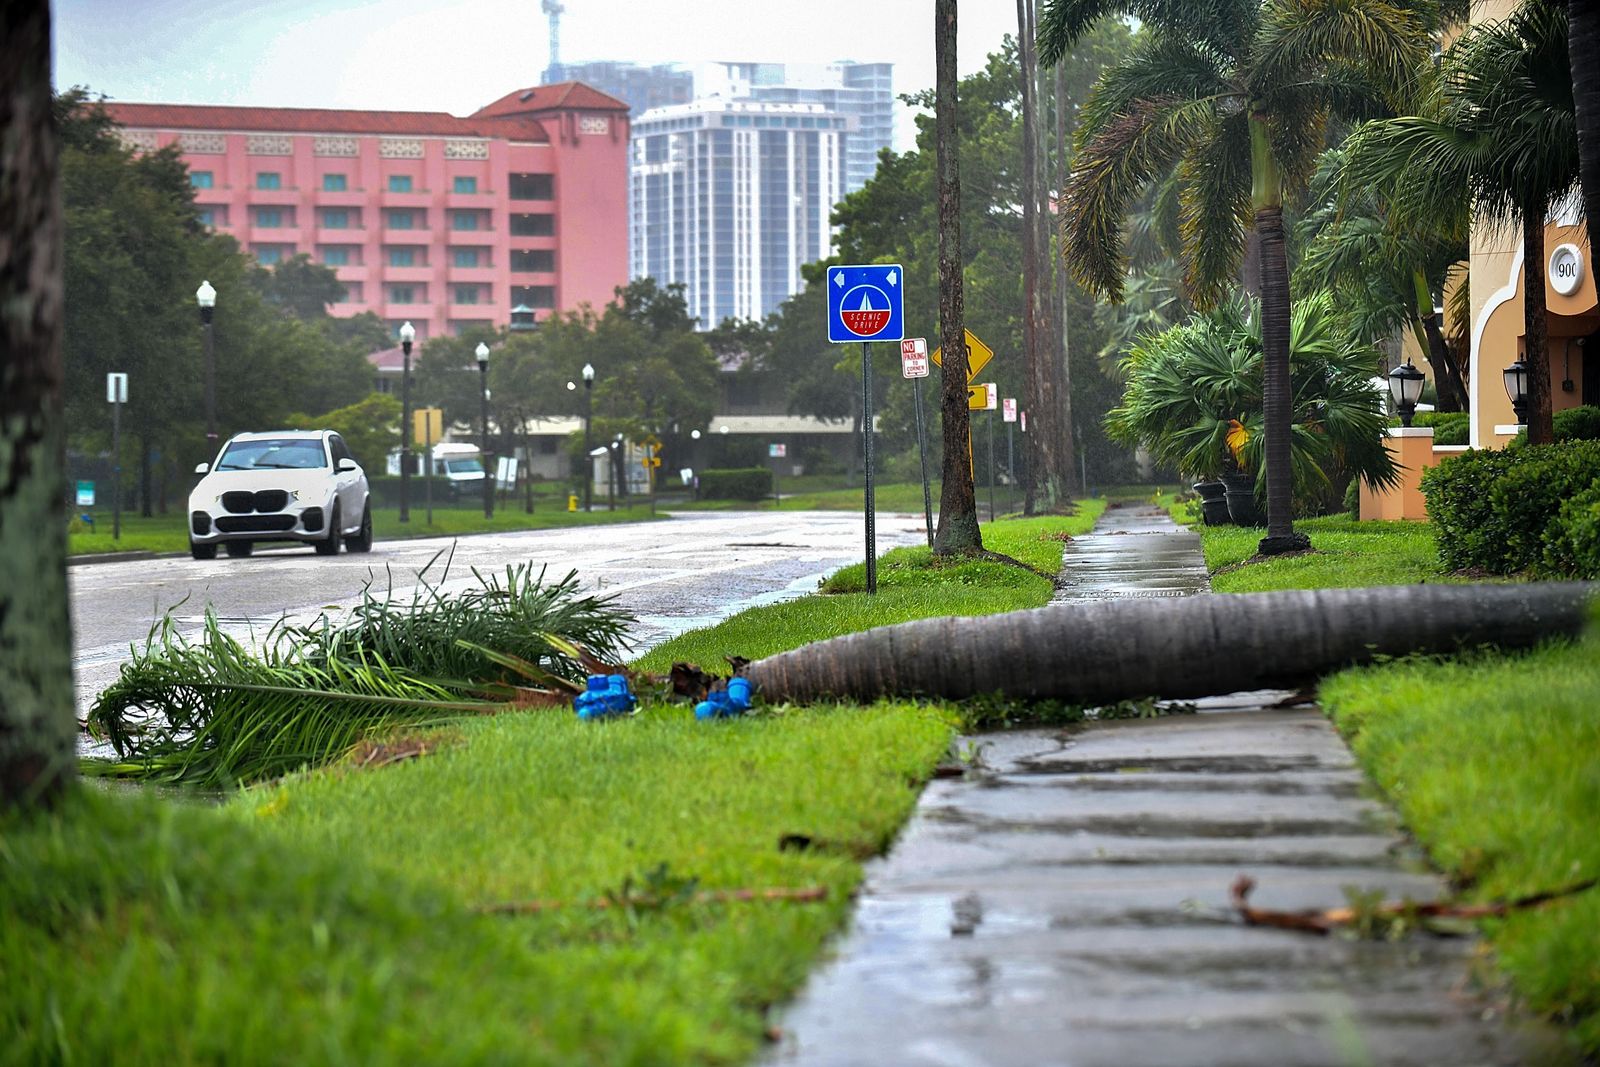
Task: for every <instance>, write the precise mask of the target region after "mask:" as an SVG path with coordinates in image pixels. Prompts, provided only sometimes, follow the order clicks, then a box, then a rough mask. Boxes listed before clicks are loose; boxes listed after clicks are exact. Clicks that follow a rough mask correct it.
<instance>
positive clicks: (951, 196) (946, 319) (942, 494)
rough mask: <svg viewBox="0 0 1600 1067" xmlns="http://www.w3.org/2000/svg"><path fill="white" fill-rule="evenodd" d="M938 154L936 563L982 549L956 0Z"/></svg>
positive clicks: (937, 123)
mask: <svg viewBox="0 0 1600 1067" xmlns="http://www.w3.org/2000/svg"><path fill="white" fill-rule="evenodd" d="M933 54H934V72H935V73H934V125H933V129H934V133H933V138H934V154H935V159H936V166H937V169H938V175H939V345H940V347H941V348H942V349H943V350H944V356H943V367H942V370H941V375H940V387H939V405H940V411H941V413H942V414H943V416H944V462H943V464H942V467H941V469H942V472H943V478H944V485H943V487H942V488H941V489H940V491H939V528H938V531H937V532H936V533H935V534H934V536H933V551H934V554H935V555H941V556H948V555H953V554H955V553H959V552H971V551H974V550H977V549H981V548H983V535H982V533H981V532H980V531H979V530H978V502H977V496H976V494H975V493H974V492H973V488H972V467H971V465H970V464H969V462H968V459H967V457H968V455H969V453H968V451H967V449H968V442H969V441H970V440H971V436H972V419H971V417H970V415H969V414H968V412H967V339H966V309H965V306H964V294H963V290H962V278H961V168H960V160H959V155H958V153H959V145H958V142H957V137H956V0H935V3H934V5H933Z"/></svg>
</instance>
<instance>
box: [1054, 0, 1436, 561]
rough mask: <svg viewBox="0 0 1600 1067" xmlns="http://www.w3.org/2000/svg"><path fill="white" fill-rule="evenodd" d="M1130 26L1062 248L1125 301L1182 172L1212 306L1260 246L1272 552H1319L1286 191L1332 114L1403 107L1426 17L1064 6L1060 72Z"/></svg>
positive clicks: (1102, 289)
mask: <svg viewBox="0 0 1600 1067" xmlns="http://www.w3.org/2000/svg"><path fill="white" fill-rule="evenodd" d="M1105 15H1132V16H1136V17H1137V18H1139V20H1140V21H1141V22H1142V23H1143V24H1144V26H1145V29H1146V33H1145V34H1144V35H1143V36H1142V38H1141V40H1140V41H1139V43H1138V44H1137V45H1135V47H1134V48H1133V49H1132V50H1131V51H1130V53H1129V54H1128V55H1127V56H1126V57H1125V58H1124V59H1123V60H1122V62H1120V63H1118V64H1117V65H1116V66H1114V67H1111V68H1109V69H1107V70H1106V72H1105V73H1104V74H1103V75H1102V76H1101V79H1100V82H1099V84H1098V85H1097V86H1096V88H1095V92H1094V94H1093V95H1092V97H1091V98H1090V100H1089V101H1088V103H1087V105H1086V106H1085V108H1084V114H1083V116H1082V120H1081V123H1080V126H1079V129H1078V155H1077V158H1076V165H1075V167H1074V170H1073V172H1072V174H1071V176H1070V177H1069V178H1068V180H1067V183H1066V186H1065V188H1064V189H1063V201H1064V204H1063V206H1064V212H1063V217H1062V229H1063V235H1064V239H1063V244H1064V246H1065V254H1066V256H1067V261H1068V263H1069V264H1070V265H1071V267H1072V269H1073V271H1074V273H1075V274H1076V275H1077V276H1078V278H1079V280H1080V281H1081V282H1082V283H1083V284H1084V285H1085V286H1086V287H1087V288H1088V289H1090V290H1091V291H1092V292H1094V293H1095V294H1096V295H1101V296H1105V297H1107V298H1109V299H1111V300H1113V301H1115V300H1117V299H1119V298H1120V296H1121V292H1122V281H1123V270H1122V238H1121V225H1122V219H1123V216H1124V215H1125V214H1126V213H1127V211H1128V209H1129V208H1130V207H1131V206H1132V205H1133V203H1134V202H1135V201H1136V199H1137V198H1138V196H1139V195H1140V193H1141V192H1142V191H1143V190H1144V189H1145V188H1146V187H1147V186H1149V185H1150V184H1151V182H1153V181H1155V180H1157V179H1160V178H1162V177H1164V176H1166V175H1168V174H1170V173H1173V172H1174V171H1176V173H1177V176H1178V179H1179V182H1180V193H1179V196H1180V203H1181V225H1182V236H1183V245H1184V254H1185V260H1186V263H1185V268H1186V269H1185V283H1186V285H1187V287H1188V289H1189V290H1190V292H1191V294H1192V295H1193V296H1194V297H1195V299H1196V301H1197V302H1199V303H1201V304H1214V303H1216V302H1217V300H1218V299H1219V298H1220V297H1221V295H1222V293H1223V292H1224V290H1225V289H1226V288H1227V287H1228V285H1229V284H1230V282H1231V280H1232V279H1233V278H1234V277H1235V276H1236V274H1237V271H1238V266H1239V263H1240V261H1241V259H1242V258H1243V255H1244V251H1245V245H1246V241H1247V239H1248V238H1250V237H1252V236H1253V238H1254V240H1255V242H1256V246H1257V250H1258V253H1259V266H1260V292H1261V318H1262V323H1261V330H1262V338H1263V342H1264V345H1265V367H1264V377H1265V383H1264V390H1263V392H1264V394H1265V409H1266V412H1265V415H1266V420H1265V421H1266V457H1267V462H1266V470H1267V536H1266V537H1265V538H1263V539H1262V541H1261V546H1260V550H1261V552H1262V553H1263V554H1272V553H1278V552H1286V551H1293V550H1295V549H1300V548H1304V547H1306V546H1307V545H1308V543H1309V542H1308V541H1307V539H1306V538H1305V537H1304V536H1303V535H1301V534H1297V533H1296V532H1295V530H1294V526H1293V522H1292V520H1291V517H1290V508H1291V491H1290V432H1291V431H1290V407H1291V396H1290V383H1289V307H1290V295H1289V270H1288V262H1287V256H1286V252H1285V247H1284V229H1283V200H1284V193H1285V191H1286V189H1291V188H1294V187H1297V186H1299V185H1301V184H1303V183H1304V182H1305V180H1306V179H1307V177H1308V176H1309V175H1310V173H1311V169H1312V167H1313V165H1314V163H1315V160H1316V156H1317V153H1318V152H1319V151H1320V150H1321V149H1322V147H1323V142H1324V140H1325V130H1326V127H1327V124H1328V121H1329V119H1330V118H1333V117H1342V118H1359V117H1368V116H1371V115H1374V114H1378V113H1382V112H1383V110H1384V109H1385V108H1390V107H1397V106H1398V105H1399V104H1400V103H1401V102H1402V101H1403V100H1404V99H1405V98H1406V97H1407V95H1408V93H1409V91H1410V89H1411V86H1412V82H1413V72H1415V71H1417V70H1419V69H1422V67H1423V64H1424V62H1425V60H1426V58H1427V55H1428V51H1429V37H1428V34H1427V32H1426V25H1425V23H1424V21H1423V19H1422V17H1421V16H1420V15H1419V14H1417V13H1415V12H1412V11H1409V10H1407V9H1406V8H1404V7H1402V6H1398V5H1393V4H1386V3H1377V2H1373V3H1360V2H1345V3H1335V2H1331V0H1118V2H1114V0H1053V2H1051V3H1050V4H1049V6H1048V7H1047V8H1046V9H1045V13H1044V16H1043V18H1042V19H1041V20H1040V26H1039V48H1040V60H1041V62H1044V63H1053V62H1055V61H1056V60H1057V59H1059V58H1060V56H1061V55H1062V54H1063V53H1064V52H1065V51H1066V49H1067V48H1069V47H1070V46H1071V45H1072V43H1073V42H1074V41H1075V40H1077V39H1078V38H1079V37H1080V36H1081V35H1082V34H1083V33H1084V31H1085V30H1086V29H1087V28H1088V27H1089V26H1090V24H1091V23H1092V22H1093V21H1094V20H1095V19H1097V18H1099V17H1101V16H1105Z"/></svg>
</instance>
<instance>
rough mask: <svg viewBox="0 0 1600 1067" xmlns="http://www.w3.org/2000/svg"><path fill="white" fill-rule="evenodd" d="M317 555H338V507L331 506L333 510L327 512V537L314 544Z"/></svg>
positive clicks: (336, 505)
mask: <svg viewBox="0 0 1600 1067" xmlns="http://www.w3.org/2000/svg"><path fill="white" fill-rule="evenodd" d="M315 544H316V548H317V555H319V556H337V555H338V554H339V505H338V504H335V505H333V510H332V511H330V512H328V536H327V537H324V538H323V539H322V540H320V541H317V542H315Z"/></svg>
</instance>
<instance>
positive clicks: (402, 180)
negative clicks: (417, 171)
mask: <svg viewBox="0 0 1600 1067" xmlns="http://www.w3.org/2000/svg"><path fill="white" fill-rule="evenodd" d="M389 191H390V192H391V193H409V192H410V191H411V175H409V174H391V175H389Z"/></svg>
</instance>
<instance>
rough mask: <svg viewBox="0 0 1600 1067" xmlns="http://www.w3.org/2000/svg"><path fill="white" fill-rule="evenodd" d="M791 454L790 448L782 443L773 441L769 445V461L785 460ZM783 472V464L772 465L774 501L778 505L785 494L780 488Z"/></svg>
mask: <svg viewBox="0 0 1600 1067" xmlns="http://www.w3.org/2000/svg"><path fill="white" fill-rule="evenodd" d="M788 454H789V446H788V445H786V444H784V443H783V442H781V441H773V442H771V443H770V444H768V445H767V458H768V459H783V458H784V457H785V456H787V455H788ZM782 470H783V464H782V463H774V464H773V465H772V501H773V503H777V502H779V501H781V500H782V499H783V492H782V490H780V489H779V487H778V476H779V474H780V473H781V472H782Z"/></svg>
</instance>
